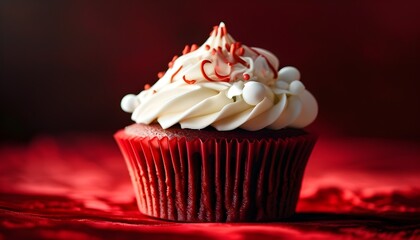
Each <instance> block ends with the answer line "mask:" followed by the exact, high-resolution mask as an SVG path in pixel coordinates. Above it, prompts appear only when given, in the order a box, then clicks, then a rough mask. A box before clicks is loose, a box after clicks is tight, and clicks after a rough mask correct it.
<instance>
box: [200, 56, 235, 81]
mask: <svg viewBox="0 0 420 240" xmlns="http://www.w3.org/2000/svg"><path fill="white" fill-rule="evenodd" d="M206 63H211V61H210V60H203V61H202V62H201V74H203V76H204V77H205V78H206V79H207V80H209V81H211V82H218V81H222V82H229V81H230V78H229V74H228V75H226V76H222V75H220V74H218V73H217V71H216V69H215V70H214V73H215V74H216V77H218V78H219V80H215V79H211V78H210V77H209V76H208V75H207V73H206V71H205V70H204V65H206Z"/></svg>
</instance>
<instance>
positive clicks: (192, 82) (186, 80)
mask: <svg viewBox="0 0 420 240" xmlns="http://www.w3.org/2000/svg"><path fill="white" fill-rule="evenodd" d="M182 79H184V81H185V82H186V83H187V84H194V83H195V82H197V81H196V80H188V79H186V78H185V75H184V76H182Z"/></svg>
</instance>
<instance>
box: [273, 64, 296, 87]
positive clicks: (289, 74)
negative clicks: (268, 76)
mask: <svg viewBox="0 0 420 240" xmlns="http://www.w3.org/2000/svg"><path fill="white" fill-rule="evenodd" d="M278 80H280V81H285V82H288V83H290V82H292V81H294V80H300V72H299V70H297V68H295V67H291V66H287V67H284V68H282V69H280V71H279V78H278Z"/></svg>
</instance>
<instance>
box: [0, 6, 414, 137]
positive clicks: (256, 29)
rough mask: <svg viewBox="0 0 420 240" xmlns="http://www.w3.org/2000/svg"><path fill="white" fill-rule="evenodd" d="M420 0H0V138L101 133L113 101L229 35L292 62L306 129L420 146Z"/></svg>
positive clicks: (111, 120) (115, 120) (113, 125)
mask: <svg viewBox="0 0 420 240" xmlns="http://www.w3.org/2000/svg"><path fill="white" fill-rule="evenodd" d="M419 9H420V2H419V1H413V0H412V1H404V3H402V2H401V1H396V0H393V1H379V0H376V1H364V2H363V1H339V2H336V1H308V2H306V1H293V2H279V3H273V2H272V1H264V0H262V1H261V0H260V1H256V2H253V3H246V2H244V1H218V0H215V1H211V2H202V3H201V2H200V3H199V2H198V1H192V0H188V1H182V2H181V1H70V0H63V1H20V0H14V1H7V0H6V1H5V0H3V1H1V2H0V11H1V21H0V24H1V29H0V31H1V32H0V34H1V35H0V37H1V49H0V56H1V63H0V74H1V79H0V139H1V140H25V139H30V138H31V137H33V136H36V135H39V134H61V133H68V132H109V133H112V132H114V131H116V130H117V129H120V128H122V127H123V126H125V125H128V124H130V123H131V120H130V115H129V114H127V113H124V112H123V111H122V110H121V109H120V106H119V104H120V100H121V98H122V97H123V96H124V95H125V94H128V93H138V92H139V91H140V90H142V89H143V86H144V84H145V83H154V82H155V81H156V80H157V73H158V72H159V71H164V70H166V67H167V63H168V62H169V61H170V60H171V59H172V56H173V55H175V54H180V53H181V51H182V49H183V47H184V46H185V45H186V44H192V43H197V44H202V43H203V42H204V41H205V40H206V39H207V37H208V34H209V33H210V31H211V30H212V27H213V26H214V25H218V24H219V22H220V21H224V22H225V23H226V26H227V28H228V31H229V32H230V34H231V35H232V36H233V37H234V38H235V39H236V40H238V41H241V42H243V43H244V44H246V45H249V46H256V47H262V48H265V49H268V50H270V51H271V52H273V53H274V54H276V55H277V56H278V58H279V59H280V64H281V66H286V65H293V66H296V67H297V68H298V69H299V70H300V71H301V72H302V81H303V82H304V84H305V85H306V87H307V88H308V89H309V90H310V91H311V92H312V93H313V94H314V95H315V96H316V98H317V99H318V101H319V105H320V112H319V117H318V119H317V120H316V122H315V123H313V124H312V125H311V126H310V129H313V130H314V131H318V132H321V133H323V134H335V135H345V136H363V137H384V138H416V139H418V138H420V124H419V123H420V110H419V109H420V94H419V90H420V69H419V63H420V25H419V24H420V17H419V15H420V14H419V12H418V10H419Z"/></svg>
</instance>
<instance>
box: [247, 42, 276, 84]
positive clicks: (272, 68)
mask: <svg viewBox="0 0 420 240" xmlns="http://www.w3.org/2000/svg"><path fill="white" fill-rule="evenodd" d="M249 49H251V51H253V52H254V53H256V54H258V55H259V56H261V57H263V58H264V59H265V61H266V62H267V64H268V67H269V68H270V70H271V71H272V72H273V74H274V77H273V78H274V79H277V77H278V73H277V71H276V69H275V68H274V66H273V64H271V62H270V61H268V59H267V57H266V56H265V55H263V54H261V53H260V52H258V51H257V50H255V49H254V48H252V47H250V48H249Z"/></svg>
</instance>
